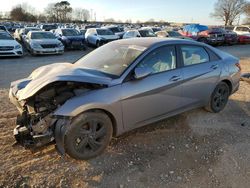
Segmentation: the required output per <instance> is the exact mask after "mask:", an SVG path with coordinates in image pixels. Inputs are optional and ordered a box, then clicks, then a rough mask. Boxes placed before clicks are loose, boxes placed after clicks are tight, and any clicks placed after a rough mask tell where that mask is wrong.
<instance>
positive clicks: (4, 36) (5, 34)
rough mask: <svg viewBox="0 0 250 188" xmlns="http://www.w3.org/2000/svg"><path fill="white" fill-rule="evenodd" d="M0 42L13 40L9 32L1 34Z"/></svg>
mask: <svg viewBox="0 0 250 188" xmlns="http://www.w3.org/2000/svg"><path fill="white" fill-rule="evenodd" d="M0 40H13V38H12V36H11V35H10V34H9V33H7V32H0Z"/></svg>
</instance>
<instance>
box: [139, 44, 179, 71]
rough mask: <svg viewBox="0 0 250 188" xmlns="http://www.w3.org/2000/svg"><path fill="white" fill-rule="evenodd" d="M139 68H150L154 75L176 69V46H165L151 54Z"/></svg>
mask: <svg viewBox="0 0 250 188" xmlns="http://www.w3.org/2000/svg"><path fill="white" fill-rule="evenodd" d="M137 67H148V68H152V69H153V74H154V73H159V72H164V71H168V70H172V69H175V68H176V55H175V48H174V46H165V47H161V48H158V49H156V50H154V51H153V52H151V53H150V54H149V55H147V56H146V58H144V60H143V61H142V62H141V63H140V64H139V65H138V66H137Z"/></svg>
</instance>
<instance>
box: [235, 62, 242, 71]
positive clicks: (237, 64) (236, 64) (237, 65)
mask: <svg viewBox="0 0 250 188" xmlns="http://www.w3.org/2000/svg"><path fill="white" fill-rule="evenodd" d="M235 66H236V67H238V68H239V70H240V71H241V66H240V63H235Z"/></svg>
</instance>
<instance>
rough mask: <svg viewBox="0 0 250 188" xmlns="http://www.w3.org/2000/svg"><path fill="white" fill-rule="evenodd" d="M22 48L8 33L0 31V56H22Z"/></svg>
mask: <svg viewBox="0 0 250 188" xmlns="http://www.w3.org/2000/svg"><path fill="white" fill-rule="evenodd" d="M22 55H23V48H22V45H21V44H19V43H18V42H17V41H16V40H15V39H14V38H13V37H12V36H11V35H10V34H9V32H6V31H3V30H0V56H19V57H20V56H22Z"/></svg>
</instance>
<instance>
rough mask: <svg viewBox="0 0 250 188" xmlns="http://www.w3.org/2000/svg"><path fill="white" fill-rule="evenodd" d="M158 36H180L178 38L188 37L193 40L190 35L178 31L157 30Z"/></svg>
mask: <svg viewBox="0 0 250 188" xmlns="http://www.w3.org/2000/svg"><path fill="white" fill-rule="evenodd" d="M156 35H157V37H171V38H178V39H187V40H192V39H191V38H190V37H185V36H183V35H181V34H180V33H179V32H177V31H168V30H167V31H158V32H156Z"/></svg>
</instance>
